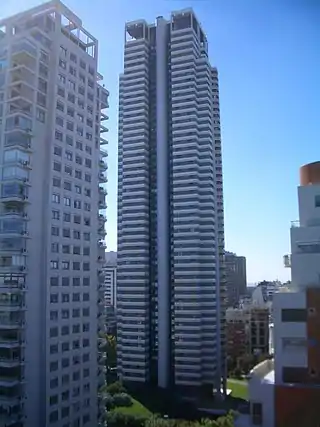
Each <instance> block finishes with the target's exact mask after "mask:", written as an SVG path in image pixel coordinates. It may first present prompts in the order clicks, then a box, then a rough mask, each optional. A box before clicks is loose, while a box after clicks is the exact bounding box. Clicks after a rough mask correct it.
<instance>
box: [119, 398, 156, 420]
mask: <svg viewBox="0 0 320 427" xmlns="http://www.w3.org/2000/svg"><path fill="white" fill-rule="evenodd" d="M113 411H115V412H121V413H122V414H125V415H141V416H144V417H150V416H151V415H152V413H151V412H150V411H149V409H148V408H146V407H145V406H144V405H143V404H142V403H140V402H139V401H138V400H136V399H133V398H132V405H131V406H119V407H117V408H114V409H113Z"/></svg>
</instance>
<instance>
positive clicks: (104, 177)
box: [98, 173, 108, 183]
mask: <svg viewBox="0 0 320 427" xmlns="http://www.w3.org/2000/svg"><path fill="white" fill-rule="evenodd" d="M98 179H99V183H103V182H108V177H107V176H106V175H105V174H104V173H99V175H98Z"/></svg>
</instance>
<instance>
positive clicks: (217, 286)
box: [117, 9, 225, 387]
mask: <svg viewBox="0 0 320 427" xmlns="http://www.w3.org/2000/svg"><path fill="white" fill-rule="evenodd" d="M118 174H119V175H118V270H117V313H118V369H119V373H120V375H121V376H122V378H123V380H125V381H140V382H154V383H156V384H158V385H159V386H161V387H168V386H171V385H175V386H195V387H199V386H205V385H208V386H212V385H216V386H218V385H219V386H220V379H221V378H223V377H224V373H223V371H224V366H223V363H221V362H222V357H221V356H222V355H223V353H224V340H225V336H224V309H223V304H222V301H223V299H224V296H225V295H224V272H223V262H224V225H223V190H222V160H221V135H220V112H219V89H218V74H217V70H216V69H215V68H212V67H211V65H210V63H209V60H208V46H207V40H206V36H205V34H204V32H203V30H202V28H201V25H200V24H199V22H198V20H197V18H196V16H195V14H194V13H193V11H192V10H190V9H188V10H184V11H180V12H176V13H172V15H171V19H170V20H169V21H167V20H165V19H164V18H163V17H158V18H157V20H156V24H151V25H149V24H147V23H146V22H145V21H143V20H140V21H135V22H130V23H128V24H127V25H126V40H125V52H124V73H123V74H122V75H121V77H120V105H119V170H118Z"/></svg>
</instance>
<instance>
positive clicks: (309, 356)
mask: <svg viewBox="0 0 320 427" xmlns="http://www.w3.org/2000/svg"><path fill="white" fill-rule="evenodd" d="M298 199H299V219H300V220H299V222H298V223H297V222H295V223H293V225H292V227H291V256H289V257H287V258H286V261H287V262H286V264H287V265H288V259H291V274H292V282H291V285H290V289H286V288H284V290H283V291H282V292H279V293H277V294H275V295H274V301H273V317H274V328H273V339H274V342H273V344H274V361H266V362H263V363H262V364H260V365H258V366H257V367H255V368H254V369H253V371H252V373H251V374H252V378H251V380H250V382H249V395H250V404H251V423H252V424H250V423H249V422H248V423H247V424H246V425H247V426H249V425H260V426H263V427H274V426H276V427H288V426H298V425H303V426H316V425H318V423H319V408H318V405H319V401H320V388H319V385H320V357H319V354H320V353H319V343H320V328H319V324H320V280H319V277H320V276H319V272H320V270H319V265H320V162H316V163H312V164H309V165H305V166H303V167H302V168H301V169H300V186H299V188H298ZM241 422H244V420H239V426H240V425H244V424H241Z"/></svg>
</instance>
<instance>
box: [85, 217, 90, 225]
mask: <svg viewBox="0 0 320 427" xmlns="http://www.w3.org/2000/svg"><path fill="white" fill-rule="evenodd" d="M84 225H87V226H90V218H84Z"/></svg>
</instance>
